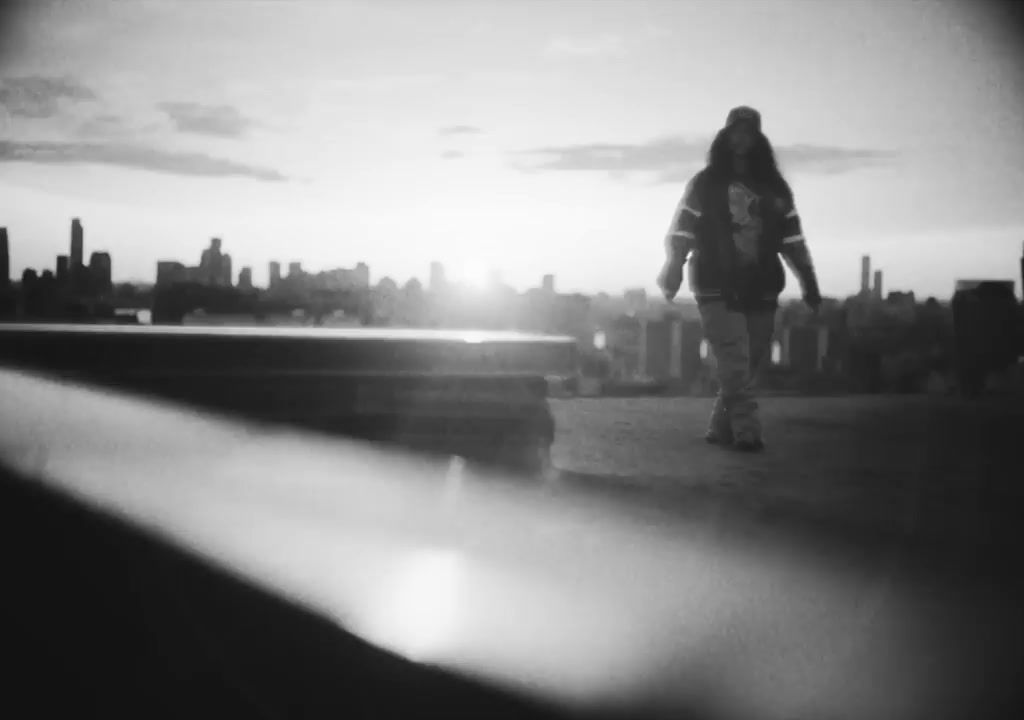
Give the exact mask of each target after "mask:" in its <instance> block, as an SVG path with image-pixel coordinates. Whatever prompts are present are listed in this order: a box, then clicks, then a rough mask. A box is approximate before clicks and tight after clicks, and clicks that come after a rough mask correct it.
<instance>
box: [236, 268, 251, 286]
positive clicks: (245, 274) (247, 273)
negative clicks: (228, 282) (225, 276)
mask: <svg viewBox="0 0 1024 720" xmlns="http://www.w3.org/2000/svg"><path fill="white" fill-rule="evenodd" d="M238 288H239V289H240V290H252V268H251V267H244V268H242V271H241V272H239V273H238Z"/></svg>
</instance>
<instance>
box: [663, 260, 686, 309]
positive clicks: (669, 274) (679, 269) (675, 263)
mask: <svg viewBox="0 0 1024 720" xmlns="http://www.w3.org/2000/svg"><path fill="white" fill-rule="evenodd" d="M682 284H683V262H682V261H681V260H677V259H675V258H669V259H668V260H666V261H665V264H664V266H662V268H661V272H660V273H658V287H659V288H661V292H662V294H663V295H664V296H665V299H666V300H668V301H669V302H672V300H673V299H674V298H675V296H676V294H677V293H678V292H679V288H680V287H681V286H682Z"/></svg>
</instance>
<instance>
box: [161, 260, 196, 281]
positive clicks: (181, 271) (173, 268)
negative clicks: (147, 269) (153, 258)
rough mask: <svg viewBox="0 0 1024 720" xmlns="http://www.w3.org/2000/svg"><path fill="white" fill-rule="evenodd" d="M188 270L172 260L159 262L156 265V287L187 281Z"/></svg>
mask: <svg viewBox="0 0 1024 720" xmlns="http://www.w3.org/2000/svg"><path fill="white" fill-rule="evenodd" d="M187 270H188V268H186V267H185V266H184V265H182V264H181V263H180V262H176V261H174V260H160V261H159V262H157V264H156V284H157V287H167V286H168V285H173V284H174V283H179V282H186V281H187V280H188V279H189V274H188V272H187Z"/></svg>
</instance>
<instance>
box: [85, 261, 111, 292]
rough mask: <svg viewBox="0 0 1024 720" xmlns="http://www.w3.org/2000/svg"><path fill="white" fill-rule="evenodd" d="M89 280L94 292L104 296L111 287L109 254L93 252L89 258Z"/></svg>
mask: <svg viewBox="0 0 1024 720" xmlns="http://www.w3.org/2000/svg"><path fill="white" fill-rule="evenodd" d="M89 279H90V281H91V285H92V289H93V290H94V291H95V292H98V293H100V294H101V295H105V294H107V293H109V292H110V291H111V290H112V289H113V287H114V284H113V277H112V274H111V261H110V253H106V252H94V253H93V254H92V255H91V256H90V257H89Z"/></svg>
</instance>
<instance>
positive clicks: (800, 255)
mask: <svg viewBox="0 0 1024 720" xmlns="http://www.w3.org/2000/svg"><path fill="white" fill-rule="evenodd" d="M665 251H666V259H665V263H664V265H663V267H662V270H661V272H660V273H659V275H658V285H659V287H660V288H661V290H662V293H663V294H664V295H665V298H666V299H667V300H669V301H671V300H673V299H674V298H675V296H676V295H677V293H678V292H679V289H680V286H681V285H682V281H683V267H684V265H686V264H687V263H689V285H690V290H691V291H692V292H693V294H694V297H695V298H696V301H697V305H698V307H699V309H700V317H701V325H702V327H703V331H704V336H705V337H706V338H707V341H708V344H709V345H710V347H711V352H712V354H713V355H714V358H715V362H716V365H717V379H718V385H719V392H718V396H717V397H716V398H715V403H714V407H713V408H712V412H711V419H710V421H709V423H708V429H707V432H706V434H705V439H706V440H707V441H708V442H710V443H716V444H723V445H734V446H735V447H736V448H737V449H740V450H745V451H758V450H762V449H763V448H764V439H763V435H762V428H761V422H760V417H759V413H758V403H757V400H756V398H755V396H754V387H755V380H756V378H757V373H758V370H759V368H760V367H761V365H762V363H763V362H764V361H765V359H766V358H767V356H768V354H769V348H770V347H771V340H772V335H773V333H774V329H775V314H776V311H777V309H778V298H779V294H780V293H781V292H782V290H783V289H784V288H785V284H786V273H785V270H784V268H783V266H782V263H781V262H780V260H779V257H780V255H781V257H782V258H783V259H784V260H785V261H786V264H787V265H789V267H790V269H791V270H792V271H793V273H794V274H795V275H796V276H797V278H798V280H799V282H800V285H801V290H802V293H803V299H804V302H806V303H807V305H808V306H809V307H810V308H811V309H812V310H813V311H815V312H817V310H818V307H819V306H820V305H821V295H820V293H819V290H818V281H817V276H816V273H815V271H814V264H813V262H812V261H811V255H810V251H809V250H808V248H807V241H806V240H805V238H804V235H803V230H802V229H801V225H800V216H799V214H798V213H797V210H796V205H795V202H794V200H793V192H792V190H791V189H790V187H789V183H787V182H786V180H785V178H784V177H783V176H782V173H781V172H780V170H779V167H778V164H777V163H776V160H775V153H774V151H773V149H772V146H771V143H770V142H769V140H768V138H767V137H765V135H764V134H763V133H762V131H761V114H760V113H759V112H758V111H757V110H755V109H753V108H751V107H747V106H741V107H737V108H733V109H732V110H731V111H730V112H729V114H728V117H727V118H726V123H725V127H724V128H722V129H721V130H720V131H719V132H718V134H717V135H716V136H715V139H714V141H713V142H712V143H711V148H710V150H709V151H708V157H707V164H706V166H705V167H704V168H703V169H702V170H700V171H699V172H698V173H697V174H696V175H694V176H693V178H691V179H690V181H689V182H688V183H687V185H686V189H685V191H684V192H683V197H682V199H681V200H680V201H679V203H678V205H677V206H676V210H675V214H674V215H673V217H672V222H671V225H670V226H669V229H668V233H667V234H666V237H665Z"/></svg>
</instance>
